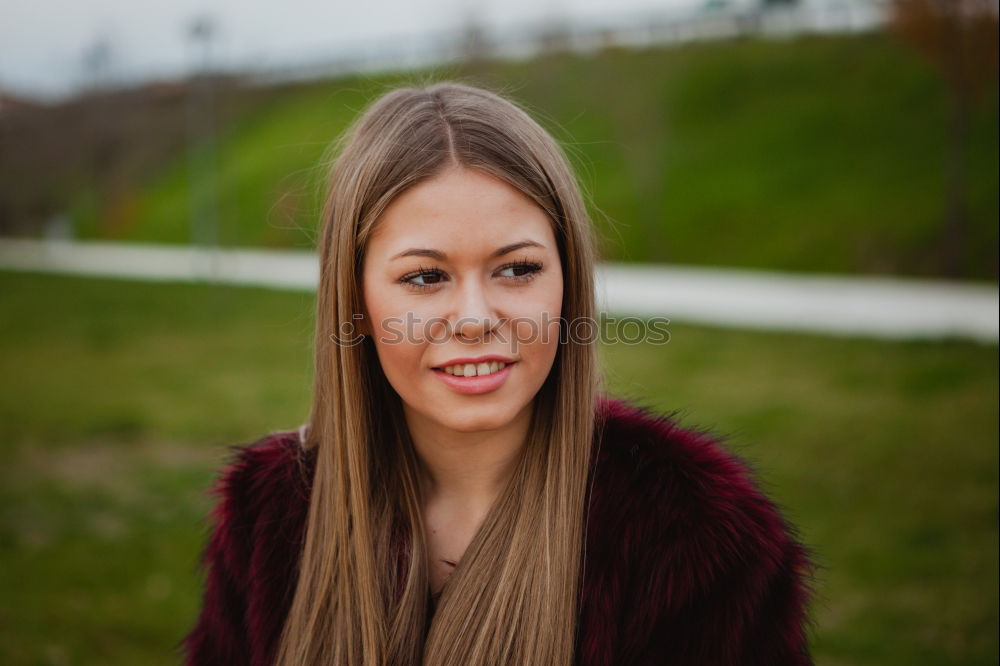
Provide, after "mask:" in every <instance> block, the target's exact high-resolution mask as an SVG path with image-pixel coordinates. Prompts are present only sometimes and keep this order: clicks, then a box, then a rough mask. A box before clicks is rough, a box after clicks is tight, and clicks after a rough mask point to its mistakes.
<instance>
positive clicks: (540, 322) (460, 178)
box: [362, 169, 563, 432]
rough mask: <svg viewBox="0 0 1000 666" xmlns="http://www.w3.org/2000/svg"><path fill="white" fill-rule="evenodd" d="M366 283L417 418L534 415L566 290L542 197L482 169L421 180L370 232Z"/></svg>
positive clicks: (463, 421) (382, 351)
mask: <svg viewBox="0 0 1000 666" xmlns="http://www.w3.org/2000/svg"><path fill="white" fill-rule="evenodd" d="M362 285H363V293H364V304H365V310H366V314H367V318H368V321H367V322H366V324H367V325H368V327H369V328H368V331H369V332H370V333H371V334H372V336H373V339H374V343H375V349H376V351H377V353H378V358H379V361H380V363H381V365H382V369H383V371H384V372H385V375H386V377H387V378H388V380H389V383H390V384H391V385H392V387H393V388H394V389H395V390H396V392H397V393H398V394H399V395H400V397H401V398H402V400H403V404H404V410H405V411H406V415H407V419H408V420H409V422H410V423H411V425H412V423H413V419H421V420H422V422H423V423H424V424H427V425H433V426H437V427H445V428H449V429H451V430H455V431H460V432H474V431H482V430H494V429H497V428H500V427H502V426H504V425H506V424H509V423H511V422H512V421H513V420H514V419H515V418H516V417H518V416H519V415H520V416H522V417H523V416H524V415H525V414H526V413H530V408H531V404H532V399H533V398H534V397H535V394H536V393H537V392H538V390H539V389H540V388H541V386H542V383H543V382H544V381H545V378H546V377H547V376H548V374H549V371H550V370H551V368H552V364H553V361H554V360H555V355H556V350H557V348H558V344H559V316H560V314H561V312H560V311H561V304H562V295H563V279H562V266H561V265H560V262H559V252H558V249H557V247H556V240H555V236H554V235H553V232H552V228H551V222H550V221H549V218H548V216H547V215H546V214H545V212H544V211H543V210H542V209H541V208H539V207H538V206H537V205H536V204H535V203H534V202H533V201H532V200H531V199H529V198H528V197H526V196H525V195H523V194H521V193H520V192H519V191H518V190H517V189H515V188H513V187H511V186H510V185H508V184H506V183H504V182H503V181H501V180H499V179H497V178H494V177H493V176H490V175H488V174H486V173H484V172H481V171H477V170H472V169H453V170H449V171H446V172H444V173H443V174H441V175H439V176H437V177H435V178H433V179H431V180H428V181H424V182H423V183H421V184H419V185H416V186H414V187H412V188H410V189H409V190H407V191H406V192H404V193H403V194H401V195H400V196H399V197H397V198H396V199H395V200H394V201H393V202H392V203H391V204H390V206H389V207H388V208H387V209H386V211H385V212H384V214H383V215H382V217H381V218H380V219H379V221H378V223H377V225H376V228H375V231H374V234H373V235H372V236H371V238H370V239H369V244H368V248H367V251H366V254H365V258H364V266H363V277H362ZM501 363H506V366H505V367H503V368H502V369H499V368H500V364H501ZM456 375H459V376H456Z"/></svg>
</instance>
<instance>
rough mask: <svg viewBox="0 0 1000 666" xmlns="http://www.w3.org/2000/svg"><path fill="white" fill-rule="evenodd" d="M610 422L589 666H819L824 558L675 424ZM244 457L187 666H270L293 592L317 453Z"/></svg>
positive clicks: (742, 478)
mask: <svg viewBox="0 0 1000 666" xmlns="http://www.w3.org/2000/svg"><path fill="white" fill-rule="evenodd" d="M602 421H603V423H604V427H603V429H601V428H598V431H597V434H596V435H595V442H596V444H597V445H599V446H597V445H595V447H594V449H595V450H594V459H593V460H594V463H593V465H592V472H591V473H592V474H593V475H594V477H593V478H594V484H593V492H592V495H591V499H590V511H589V518H588V529H587V551H586V565H585V567H584V573H583V588H582V599H581V606H580V614H579V624H578V630H579V635H578V640H577V659H576V662H577V664H579V665H580V666H629V665H636V666H638V665H640V664H641V665H650V666H652V665H661V664H662V665H669V666H713V665H722V664H733V665H742V666H783V665H789V666H791V665H795V666H798V665H802V664H811V663H812V661H811V658H810V656H809V649H808V640H807V633H808V629H809V625H810V622H809V619H808V615H807V605H808V602H809V599H810V596H811V590H812V585H811V576H812V570H813V565H812V563H811V561H810V556H811V553H810V551H809V550H808V549H807V548H805V547H804V546H803V545H802V544H800V543H799V541H798V540H797V538H796V532H795V529H794V527H793V526H791V525H790V524H789V523H788V522H786V521H785V519H784V518H783V516H782V515H781V513H780V511H779V510H778V509H777V508H776V507H775V505H774V504H773V503H772V502H771V501H770V500H768V498H767V497H766V496H765V495H764V494H762V493H761V491H760V490H759V489H758V487H757V486H756V485H755V481H754V479H753V476H752V473H751V472H750V470H749V468H748V467H747V466H746V464H745V463H743V462H742V461H741V460H740V459H739V458H737V457H736V456H735V455H733V454H732V453H730V452H728V451H727V450H726V449H725V448H723V446H722V445H721V443H720V441H719V440H718V439H716V438H714V437H712V436H711V435H709V434H708V433H707V432H705V431H699V430H692V429H685V428H682V427H681V426H679V425H678V424H677V423H676V422H675V421H674V420H673V416H672V415H671V416H665V415H660V414H657V413H656V412H654V411H652V410H650V409H647V408H645V407H636V406H632V405H630V404H628V403H625V402H622V401H618V400H613V399H608V398H602V400H601V401H600V403H599V406H598V423H600V422H602ZM235 449H236V455H235V459H234V461H233V462H232V464H231V465H230V466H229V467H228V468H227V469H226V470H225V471H224V473H223V474H222V476H221V478H220V480H219V482H218V484H217V485H216V487H215V489H214V493H215V494H216V495H217V496H218V498H219V503H218V505H217V506H216V508H215V510H214V512H213V515H212V517H213V521H214V522H213V529H212V532H211V535H210V537H209V538H208V541H207V545H206V547H205V550H204V553H203V556H202V557H203V563H204V566H205V568H206V569H207V579H206V581H205V595H204V603H203V606H202V610H201V614H200V616H199V617H198V619H197V622H196V624H195V626H194V627H193V629H192V630H191V632H190V633H189V634H188V635H187V636H186V637H185V638H184V639H183V640H182V641H181V643H180V644H179V646H178V647H179V648H180V649H182V650H183V651H184V653H185V655H186V663H187V664H189V665H192V664H193V665H197V666H222V665H227V664H250V665H252V666H264V665H265V664H269V663H270V660H271V659H273V657H274V654H275V649H276V646H277V640H278V637H279V635H280V633H281V628H282V623H283V621H284V618H285V615H286V614H287V612H288V608H289V607H290V604H291V595H292V591H293V590H294V583H295V580H294V579H295V577H296V575H297V574H295V573H294V572H295V567H296V555H297V550H298V546H299V544H300V543H301V542H300V539H301V537H302V532H303V526H304V524H305V517H306V512H307V508H308V497H309V480H310V479H311V476H310V475H309V472H310V471H311V469H312V465H311V463H310V462H309V461H310V459H311V456H308V455H305V456H304V455H302V449H301V447H300V443H299V436H298V432H297V431H294V430H293V431H289V432H277V433H272V434H270V435H268V436H266V437H264V438H262V439H260V440H258V441H257V442H254V443H253V444H248V445H244V446H241V447H235ZM300 463H304V464H300Z"/></svg>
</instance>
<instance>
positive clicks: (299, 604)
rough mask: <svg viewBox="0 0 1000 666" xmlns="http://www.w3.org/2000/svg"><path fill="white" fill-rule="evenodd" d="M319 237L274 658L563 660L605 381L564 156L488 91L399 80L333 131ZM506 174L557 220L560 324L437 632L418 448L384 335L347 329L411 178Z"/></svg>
mask: <svg viewBox="0 0 1000 666" xmlns="http://www.w3.org/2000/svg"><path fill="white" fill-rule="evenodd" d="M334 149H335V153H334V154H335V155H336V158H335V159H334V160H333V163H332V168H331V171H330V177H329V181H328V182H329V185H328V189H327V194H326V198H325V203H324V209H323V220H322V232H321V234H320V237H319V242H318V254H319V261H320V279H319V285H318V292H317V300H316V304H317V312H316V330H315V341H314V342H315V379H314V392H313V401H312V407H311V412H310V415H309V424H308V428H307V429H306V430H305V433H306V437H305V441H304V442H303V446H304V447H305V449H306V451H307V452H308V453H310V454H313V455H315V462H316V465H315V472H314V474H313V478H312V486H311V488H312V490H311V496H310V502H309V513H308V518H307V521H306V530H305V537H304V540H303V545H302V551H301V556H300V560H299V566H298V574H297V575H298V579H297V583H296V586H295V590H294V596H293V598H292V603H291V608H290V610H289V613H288V615H287V618H286V620H285V624H284V627H283V631H282V634H281V638H280V641H279V644H278V649H277V655H276V664H278V666H306V665H315V666H319V665H321V664H322V665H323V666H328V665H336V666H388V665H392V666H396V665H398V666H404V665H405V666H409V665H413V664H426V665H428V666H497V665H500V664H511V665H519V666H534V665H538V664H546V665H549V664H552V665H554V666H570V664H572V662H573V659H574V646H575V644H576V636H575V632H576V624H577V613H578V608H579V593H580V580H581V575H582V566H583V563H584V560H583V555H584V544H585V534H584V530H585V524H586V515H585V507H586V504H587V482H588V478H589V466H590V465H589V463H590V460H591V449H592V446H593V438H594V407H595V399H596V393H597V388H598V370H597V363H598V361H597V350H596V345H595V344H594V343H593V342H592V341H583V342H579V341H574V340H573V339H567V338H568V335H567V334H568V331H566V330H565V329H566V326H567V324H566V322H576V321H578V320H581V319H582V320H586V321H588V322H596V319H595V315H596V306H595V300H594V296H595V295H594V261H595V258H594V253H595V249H594V239H593V236H592V233H593V232H592V226H591V223H590V219H589V217H588V214H587V210H586V206H585V205H584V202H583V199H582V196H581V191H580V189H579V186H578V185H577V182H576V180H575V178H574V175H573V172H572V169H571V168H570V166H569V162H568V160H567V159H566V156H565V154H564V153H563V152H562V150H561V149H560V147H559V145H558V144H557V143H556V141H555V140H554V139H553V138H552V136H550V135H549V133H548V132H546V131H545V130H544V129H543V128H542V127H541V126H540V125H539V124H538V123H537V122H535V121H534V120H533V119H532V118H531V117H530V116H529V115H528V113H527V112H526V111H524V110H523V109H522V108H521V107H519V106H517V105H516V104H515V103H513V102H512V101H509V100H508V99H506V98H504V97H502V96H500V95H498V94H496V93H493V92H490V91H487V90H483V89H481V88H476V87H472V86H468V85H464V84H460V83H454V82H442V83H436V84H432V85H429V86H426V87H419V88H418V87H406V88H397V89H394V90H391V91H390V92H388V93H386V94H384V95H382V96H381V97H379V98H378V99H376V100H375V101H374V102H373V103H371V104H370V105H369V106H368V108H367V109H366V110H365V111H364V113H362V114H361V115H360V116H359V118H358V119H357V120H356V121H355V122H354V124H353V125H352V126H351V127H350V128H349V129H348V130H347V131H346V132H345V133H344V134H343V135H342V136H341V138H340V139H339V140H338V142H336V143H335V144H334ZM456 167H457V168H467V169H478V170H480V171H482V172H485V173H487V174H490V175H492V176H494V177H496V178H498V179H500V180H502V181H504V182H506V183H508V184H509V185H511V186H513V187H514V188H516V189H517V190H519V191H520V192H522V193H523V194H524V195H526V196H527V197H529V198H530V199H531V200H532V201H534V202H535V203H536V204H537V205H538V206H539V207H540V208H541V209H542V210H544V211H545V213H546V214H547V215H548V217H549V219H550V220H551V223H552V226H553V230H554V234H555V237H556V239H557V243H558V249H559V257H560V260H561V263H562V271H563V278H564V279H563V285H564V286H563V299H562V313H561V316H562V318H563V321H562V324H561V326H562V329H563V330H561V335H560V343H559V346H558V350H557V352H556V357H555V361H554V364H553V367H552V370H551V372H550V374H549V376H548V377H547V378H546V380H545V382H544V383H543V385H542V387H541V388H540V389H539V391H538V393H537V394H536V396H535V398H534V406H533V411H532V419H531V424H530V427H529V430H528V435H527V439H526V441H525V446H524V449H523V454H522V455H521V457H520V458H519V460H518V463H517V465H516V467H515V470H514V472H513V475H512V477H511V479H510V481H509V482H508V483H507V485H506V486H505V488H504V489H503V490H502V491H501V493H500V495H499V496H498V498H497V500H496V501H495V503H494V504H493V506H492V508H491V509H490V510H489V511H488V513H487V515H486V517H485V519H484V521H483V523H482V526H481V527H480V528H479V530H478V532H477V533H476V535H475V537H474V538H473V539H472V542H471V543H470V544H469V546H468V548H467V549H466V551H465V554H464V555H463V556H462V558H461V560H460V561H459V562H458V564H457V566H456V568H455V569H454V571H453V573H452V575H451V577H450V579H449V581H448V584H447V585H446V586H445V588H444V591H443V593H442V595H441V597H440V599H439V601H438V606H437V610H436V612H435V613H434V615H433V618H432V620H431V621H430V625H429V628H428V619H429V618H428V608H427V607H428V595H429V574H428V565H427V561H426V559H427V547H426V544H425V543H424V529H423V525H422V518H421V509H420V495H419V492H418V491H419V484H418V476H417V469H418V466H417V459H416V454H415V452H414V449H413V444H412V441H411V439H410V435H409V431H408V429H407V426H406V423H405V421H404V418H403V411H402V405H401V400H400V398H399V395H398V394H396V393H395V391H394V390H393V389H392V387H391V386H390V384H389V383H388V380H387V379H386V377H385V374H384V373H383V371H382V369H381V366H380V365H379V361H378V358H377V356H376V353H375V348H374V344H373V342H372V340H371V338H370V337H365V338H364V339H363V340H362V341H361V342H360V343H359V344H344V343H343V340H340V341H338V340H337V338H338V335H337V334H338V333H339V332H342V331H344V330H345V326H346V324H347V323H353V322H355V321H356V316H357V315H359V314H361V313H363V312H364V310H363V303H362V296H361V290H360V283H361V274H360V269H361V266H362V263H363V260H364V256H365V249H366V246H367V242H368V239H369V238H370V237H371V235H372V232H373V229H374V228H375V225H376V224H377V223H378V220H379V217H380V216H381V214H382V213H383V212H384V211H385V209H386V207H387V206H388V205H389V204H390V203H391V202H392V201H393V200H394V199H395V198H396V197H397V196H399V195H400V194H401V193H402V192H403V191H405V190H406V189H408V188H410V187H413V186H414V185H416V184H418V183H420V182H423V181H426V180H428V179H431V178H433V177H435V176H436V175H438V174H441V173H442V172H444V171H445V170H447V169H449V168H456Z"/></svg>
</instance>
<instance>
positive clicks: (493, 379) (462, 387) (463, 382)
mask: <svg viewBox="0 0 1000 666" xmlns="http://www.w3.org/2000/svg"><path fill="white" fill-rule="evenodd" d="M515 365H517V364H516V363H508V364H507V365H506V366H504V368H503V370H497V371H496V372H491V373H490V374H488V375H482V376H478V375H477V376H475V377H456V376H455V375H449V374H448V373H447V372H445V371H444V370H439V369H438V368H432V369H431V370H432V371H433V372H434V376H435V377H437V378H438V379H440V380H441V381H442V382H444V383H445V384H446V385H447V386H448V387H449V388H451V389H454V390H455V391H457V392H459V393H465V394H466V395H478V394H480V393H490V392H491V391H495V390H497V389H498V388H500V387H501V386H502V385H503V383H504V382H505V381H507V377H508V376H510V371H511V368H513V367H514V366H515Z"/></svg>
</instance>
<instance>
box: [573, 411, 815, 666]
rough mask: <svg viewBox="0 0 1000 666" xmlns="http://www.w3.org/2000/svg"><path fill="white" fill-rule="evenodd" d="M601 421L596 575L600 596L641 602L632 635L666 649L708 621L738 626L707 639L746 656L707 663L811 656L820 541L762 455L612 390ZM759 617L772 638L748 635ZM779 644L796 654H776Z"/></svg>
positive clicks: (630, 616) (591, 526)
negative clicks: (786, 500)
mask: <svg viewBox="0 0 1000 666" xmlns="http://www.w3.org/2000/svg"><path fill="white" fill-rule="evenodd" d="M596 426H597V428H596V433H595V444H596V447H595V461H596V464H595V465H594V467H593V477H592V478H593V482H592V487H591V500H590V505H589V510H590V512H589V517H588V537H587V544H588V547H587V562H588V567H589V568H591V574H590V575H589V576H588V579H589V580H590V581H591V583H590V584H591V585H592V586H596V587H598V588H600V594H598V593H597V590H596V589H595V590H592V591H591V592H592V597H593V599H594V600H595V602H596V600H598V599H605V600H606V599H608V598H609V597H610V598H614V599H617V603H616V604H615V606H617V607H618V608H631V609H632V610H631V611H628V612H626V613H625V614H624V617H622V618H620V621H621V622H624V623H625V626H626V627H627V628H626V629H625V633H626V634H628V635H629V640H630V641H635V643H636V645H643V646H645V647H644V648H643V650H642V651H645V650H651V651H652V652H650V654H666V653H667V652H670V649H673V648H670V649H668V647H667V646H666V644H664V643H662V641H669V640H670V639H669V636H670V635H673V636H674V638H675V639H676V636H677V635H678V634H677V632H687V633H688V634H689V635H691V636H694V635H695V634H690V632H688V631H687V630H686V629H685V627H688V629H690V628H692V626H693V625H691V624H689V623H690V622H696V621H697V622H703V623H704V625H705V626H709V625H713V626H716V627H717V628H718V629H719V630H720V631H722V632H723V633H724V634H726V635H728V636H730V637H731V638H730V639H727V641H721V642H720V644H719V645H710V644H709V643H706V644H705V645H703V646H701V647H699V648H698V649H705V650H708V652H706V653H705V654H708V653H709V652H710V653H711V654H716V653H715V652H714V651H715V650H719V651H721V652H719V654H724V653H725V654H732V655H735V654H737V653H739V654H741V655H743V657H744V658H743V659H742V661H741V660H739V659H736V660H732V661H730V660H721V659H720V660H719V661H713V660H712V659H705V660H702V662H701V663H738V662H739V663H747V664H756V663H795V664H799V663H809V659H808V654H807V650H808V648H807V647H806V641H805V634H804V631H805V627H806V625H807V623H808V622H807V616H806V607H807V602H808V601H809V598H810V596H811V594H812V583H811V579H812V572H813V566H814V565H813V564H812V562H811V559H810V557H811V552H810V551H809V549H807V548H806V547H805V546H803V545H802V543H801V542H800V539H799V537H798V531H797V529H796V528H795V526H794V525H793V524H792V523H791V522H789V521H788V520H787V519H786V518H785V516H784V513H783V511H782V510H781V509H779V507H778V506H777V504H776V503H775V502H774V501H773V500H772V499H771V498H770V497H768V495H767V494H765V492H764V491H763V490H762V489H761V485H760V482H759V480H758V478H757V475H756V472H755V471H754V469H753V468H752V466H751V465H750V464H749V463H748V462H747V461H746V460H744V459H743V458H742V457H740V456H738V455H737V454H735V453H734V452H732V451H731V450H730V448H729V447H728V446H727V444H726V442H725V441H724V438H723V437H721V436H719V435H716V434H713V433H712V432H711V431H710V430H708V429H704V428H697V427H691V426H685V425H682V424H681V423H680V421H679V419H678V418H677V412H661V411H659V410H657V409H655V408H652V407H649V406H646V405H641V404H637V403H635V402H633V401H624V400H619V399H614V398H610V397H606V396H602V398H601V399H600V400H599V402H598V406H597V423H596ZM601 603H607V602H606V601H605V602H601ZM598 605H600V603H599V604H598ZM607 610H610V608H608V609H607ZM699 613H700V614H701V616H700V617H697V618H696V617H695V616H696V615H698V614H699ZM602 614H603V611H602ZM755 626H756V627H757V628H758V630H759V631H761V632H763V633H764V634H765V635H766V636H768V637H769V639H770V643H768V642H767V641H764V642H759V643H758V642H755V641H753V640H751V639H749V638H739V637H740V636H743V635H744V631H752V627H755ZM737 628H739V630H737ZM664 633H665V634H666V635H667V636H668V637H664V636H662V635H661V634H664ZM691 640H694V638H691ZM768 645H772V646H773V647H774V649H775V650H777V649H778V647H779V646H783V647H782V649H783V650H785V652H783V653H780V654H783V655H785V658H782V659H779V660H778V661H773V662H769V661H768V658H766V657H765V656H762V655H764V654H765V653H766V652H767V650H768V649H769V648H768ZM595 649H596V648H595ZM637 649H638V648H637ZM691 649H692V650H693V649H694V647H693V646H692V648H691ZM664 651H665V652H664ZM670 653H671V654H673V653H672V652H670ZM758 653H759V654H758ZM778 654H779V652H774V653H773V655H772V656H775V657H777V655H778ZM789 655H791V656H789ZM643 663H644V662H643ZM678 663H687V662H685V661H683V660H681V661H680V662H678Z"/></svg>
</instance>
